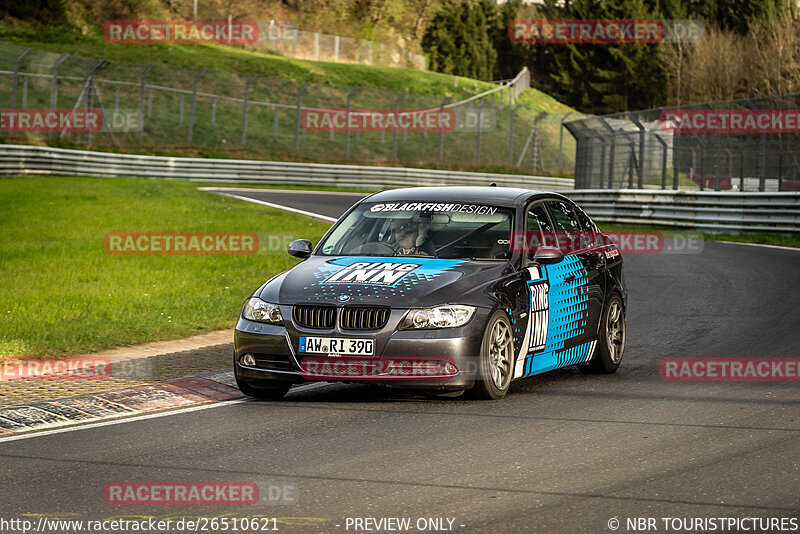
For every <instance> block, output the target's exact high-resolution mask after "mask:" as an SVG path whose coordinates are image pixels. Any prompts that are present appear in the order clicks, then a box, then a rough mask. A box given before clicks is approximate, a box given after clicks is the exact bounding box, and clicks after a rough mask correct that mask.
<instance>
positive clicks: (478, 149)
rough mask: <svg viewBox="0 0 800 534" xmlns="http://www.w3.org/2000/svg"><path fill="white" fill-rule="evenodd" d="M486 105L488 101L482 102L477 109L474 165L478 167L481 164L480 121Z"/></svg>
mask: <svg viewBox="0 0 800 534" xmlns="http://www.w3.org/2000/svg"><path fill="white" fill-rule="evenodd" d="M488 103H489V101H488V100H484V101H483V102H482V103H481V106H480V107H479V108H478V125H477V128H478V135H477V138H476V140H475V163H476V164H478V165H480V163H481V119H482V118H483V108H484V107H486V104H488Z"/></svg>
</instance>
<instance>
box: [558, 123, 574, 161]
mask: <svg viewBox="0 0 800 534" xmlns="http://www.w3.org/2000/svg"><path fill="white" fill-rule="evenodd" d="M572 113H573V112H572V111H568V112H567V113H566V114H565V115H564V116H563V117H561V128H560V129H559V131H558V172H561V156H562V155H563V152H562V148H563V146H564V122H565V121H566V120H567V117H569V116H570V115H572Z"/></svg>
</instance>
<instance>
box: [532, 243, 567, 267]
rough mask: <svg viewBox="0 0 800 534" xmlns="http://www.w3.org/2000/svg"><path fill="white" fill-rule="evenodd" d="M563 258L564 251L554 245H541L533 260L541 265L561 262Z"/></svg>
mask: <svg viewBox="0 0 800 534" xmlns="http://www.w3.org/2000/svg"><path fill="white" fill-rule="evenodd" d="M563 260H564V253H563V252H561V251H560V250H559V249H557V248H554V247H539V248H537V249H536V253H534V255H533V262H534V263H538V264H539V265H549V264H552V263H561V262H562V261H563Z"/></svg>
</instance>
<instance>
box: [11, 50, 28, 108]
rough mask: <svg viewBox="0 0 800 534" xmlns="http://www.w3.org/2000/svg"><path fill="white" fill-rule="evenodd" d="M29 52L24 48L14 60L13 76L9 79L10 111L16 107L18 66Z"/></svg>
mask: <svg viewBox="0 0 800 534" xmlns="http://www.w3.org/2000/svg"><path fill="white" fill-rule="evenodd" d="M30 51H31V48H26V49H25V50H23V51H22V53H21V54H20V55H18V56H17V59H15V60H14V75H13V77H12V78H11V109H14V108H15V107H17V78H18V77H19V64H20V63H21V62H22V58H24V57H25V56H27V55H28V52H30Z"/></svg>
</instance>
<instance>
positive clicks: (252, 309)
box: [242, 297, 283, 324]
mask: <svg viewBox="0 0 800 534" xmlns="http://www.w3.org/2000/svg"><path fill="white" fill-rule="evenodd" d="M242 317H244V318H245V319H250V320H251V321H258V322H260V323H271V324H283V316H282V315H281V309H280V308H279V307H278V306H277V305H276V304H270V303H268V302H264V301H263V300H261V299H259V298H255V297H254V298H251V299H247V302H245V303H244V308H243V309H242Z"/></svg>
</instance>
